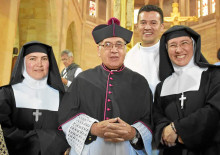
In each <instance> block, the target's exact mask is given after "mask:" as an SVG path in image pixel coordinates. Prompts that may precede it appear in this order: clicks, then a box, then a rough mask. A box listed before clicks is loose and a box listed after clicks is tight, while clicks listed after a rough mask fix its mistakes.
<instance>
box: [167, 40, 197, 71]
mask: <svg viewBox="0 0 220 155" xmlns="http://www.w3.org/2000/svg"><path fill="white" fill-rule="evenodd" d="M167 47H168V55H169V57H170V60H171V61H172V62H173V63H174V64H176V65H177V66H181V67H182V66H186V65H187V64H188V63H189V62H190V60H191V58H192V56H193V43H192V39H191V38H190V37H187V36H183V37H177V38H173V39H170V40H169V41H168V43H167Z"/></svg>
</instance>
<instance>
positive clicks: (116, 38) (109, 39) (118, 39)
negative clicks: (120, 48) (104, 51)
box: [102, 37, 124, 43]
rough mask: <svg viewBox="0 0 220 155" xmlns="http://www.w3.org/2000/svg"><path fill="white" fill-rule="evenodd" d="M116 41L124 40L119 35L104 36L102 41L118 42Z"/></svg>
mask: <svg viewBox="0 0 220 155" xmlns="http://www.w3.org/2000/svg"><path fill="white" fill-rule="evenodd" d="M118 41H120V42H124V39H122V38H120V37H111V38H106V39H104V40H103V41H102V42H103V43H104V42H113V43H114V42H118Z"/></svg>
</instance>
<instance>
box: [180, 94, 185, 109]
mask: <svg viewBox="0 0 220 155" xmlns="http://www.w3.org/2000/svg"><path fill="white" fill-rule="evenodd" d="M179 100H180V101H181V109H183V107H184V100H186V97H185V96H184V94H183V93H182V95H181V97H180V98H179Z"/></svg>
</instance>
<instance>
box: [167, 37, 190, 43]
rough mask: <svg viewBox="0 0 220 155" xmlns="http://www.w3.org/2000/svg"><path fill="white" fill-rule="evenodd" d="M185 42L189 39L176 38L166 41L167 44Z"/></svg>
mask: <svg viewBox="0 0 220 155" xmlns="http://www.w3.org/2000/svg"><path fill="white" fill-rule="evenodd" d="M185 40H187V41H190V40H191V38H190V37H188V36H182V37H177V38H173V39H170V40H169V41H168V43H173V42H181V41H185Z"/></svg>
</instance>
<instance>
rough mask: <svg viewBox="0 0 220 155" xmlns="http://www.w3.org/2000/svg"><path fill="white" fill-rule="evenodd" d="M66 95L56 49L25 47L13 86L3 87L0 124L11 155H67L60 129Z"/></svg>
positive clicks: (41, 46) (66, 145)
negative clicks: (62, 99)
mask: <svg viewBox="0 0 220 155" xmlns="http://www.w3.org/2000/svg"><path fill="white" fill-rule="evenodd" d="M63 94H64V88H63V85H62V82H61V79H60V74H59V70H58V67H57V64H56V60H55V57H54V54H53V51H52V47H50V46H48V45H46V44H43V43H40V42H29V43H27V44H25V45H24V46H23V47H22V49H21V51H20V53H19V56H18V59H17V61H16V64H15V67H14V69H13V72H12V76H11V81H10V84H9V85H6V86H3V87H1V88H0V123H1V125H2V129H3V133H4V137H5V142H6V146H7V148H8V151H9V154H10V155H52V154H53V155H63V154H64V152H65V150H66V149H67V148H68V143H67V142H66V139H65V135H64V134H63V132H61V131H59V130H58V108H59V106H60V100H61V98H62V96H63Z"/></svg>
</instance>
